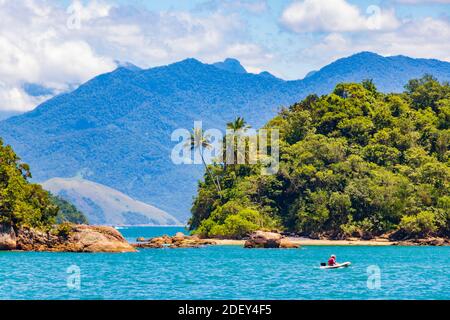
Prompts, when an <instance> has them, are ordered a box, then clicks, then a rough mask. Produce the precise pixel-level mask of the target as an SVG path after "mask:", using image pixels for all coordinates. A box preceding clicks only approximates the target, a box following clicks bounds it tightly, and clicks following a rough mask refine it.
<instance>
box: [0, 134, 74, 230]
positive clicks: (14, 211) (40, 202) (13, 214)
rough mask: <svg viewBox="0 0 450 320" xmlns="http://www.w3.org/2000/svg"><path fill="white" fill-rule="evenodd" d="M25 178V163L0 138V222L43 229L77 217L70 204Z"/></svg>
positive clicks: (26, 173)
mask: <svg viewBox="0 0 450 320" xmlns="http://www.w3.org/2000/svg"><path fill="white" fill-rule="evenodd" d="M29 178H31V173H30V168H29V166H28V165H27V164H25V163H22V162H21V161H20V158H19V157H18V156H17V155H16V153H15V152H14V150H13V149H12V148H11V146H8V145H6V146H5V145H4V144H3V141H2V140H1V139H0V224H7V225H12V226H14V227H22V226H29V227H35V228H41V229H44V228H47V227H49V226H51V225H53V224H55V223H56V222H58V221H71V222H76V221H72V220H71V219H72V218H73V217H77V219H78V218H80V213H79V212H78V211H77V210H76V209H75V208H74V207H73V206H71V205H70V204H68V203H67V202H66V201H63V200H62V199H58V198H55V197H52V196H51V195H50V194H49V193H48V192H47V191H45V190H44V189H42V187H41V186H40V185H38V184H33V183H30V182H29V181H28V179H29ZM81 215H82V214H81Z"/></svg>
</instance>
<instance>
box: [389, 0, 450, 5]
mask: <svg viewBox="0 0 450 320" xmlns="http://www.w3.org/2000/svg"><path fill="white" fill-rule="evenodd" d="M395 2H398V3H404V4H436V3H444V4H445V3H450V0H395Z"/></svg>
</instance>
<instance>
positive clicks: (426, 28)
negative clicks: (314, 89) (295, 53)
mask: <svg viewBox="0 0 450 320" xmlns="http://www.w3.org/2000/svg"><path fill="white" fill-rule="evenodd" d="M448 39H450V22H449V21H448V20H445V19H435V18H431V17H428V18H423V19H419V20H410V21H408V22H404V23H403V24H402V26H401V27H399V28H398V29H397V30H395V31H389V32H380V33H373V34H367V33H361V34H359V35H355V34H352V35H349V34H344V33H331V34H328V35H326V36H324V37H323V39H322V40H321V41H319V42H317V43H315V44H314V45H312V46H310V47H308V48H307V49H304V50H302V51H301V52H300V55H301V56H302V57H303V58H304V59H306V60H309V61H311V62H312V61H314V63H315V64H316V65H317V66H322V65H325V64H327V63H329V62H330V61H334V60H336V59H338V58H340V57H343V56H348V55H351V54H354V53H355V52H360V51H372V52H377V53H379V54H382V55H385V56H391V55H406V56H410V57H416V58H430V59H431V58H432V59H439V60H444V61H449V62H450V42H449V41H448Z"/></svg>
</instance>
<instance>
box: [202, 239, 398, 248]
mask: <svg viewBox="0 0 450 320" xmlns="http://www.w3.org/2000/svg"><path fill="white" fill-rule="evenodd" d="M286 239H287V240H289V241H291V242H292V243H294V244H296V245H299V246H392V245H394V244H395V242H392V241H389V240H387V239H381V238H378V239H374V240H359V239H351V240H315V239H308V238H293V237H287V238H286ZM208 240H210V241H214V242H215V243H216V245H218V246H244V243H245V240H219V239H208Z"/></svg>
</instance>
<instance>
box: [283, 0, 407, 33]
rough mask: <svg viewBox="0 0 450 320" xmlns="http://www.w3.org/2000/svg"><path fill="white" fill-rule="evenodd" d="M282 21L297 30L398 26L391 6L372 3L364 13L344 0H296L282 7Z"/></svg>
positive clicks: (387, 28) (353, 29)
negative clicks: (383, 8)
mask: <svg viewBox="0 0 450 320" xmlns="http://www.w3.org/2000/svg"><path fill="white" fill-rule="evenodd" d="M281 23H282V25H283V26H285V27H286V28H287V29H289V30H292V31H294V32H298V33H303V32H350V31H362V30H391V29H395V28H397V27H398V26H399V21H398V19H397V17H396V16H395V12H394V11H393V10H392V9H390V10H382V9H381V8H380V7H378V6H369V7H368V8H367V12H365V13H363V12H361V10H360V9H359V8H358V7H357V6H355V5H352V4H350V3H348V2H347V1H345V0H304V1H294V2H293V3H291V4H290V5H289V6H288V7H287V8H286V9H285V10H284V11H283V13H282V16H281Z"/></svg>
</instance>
